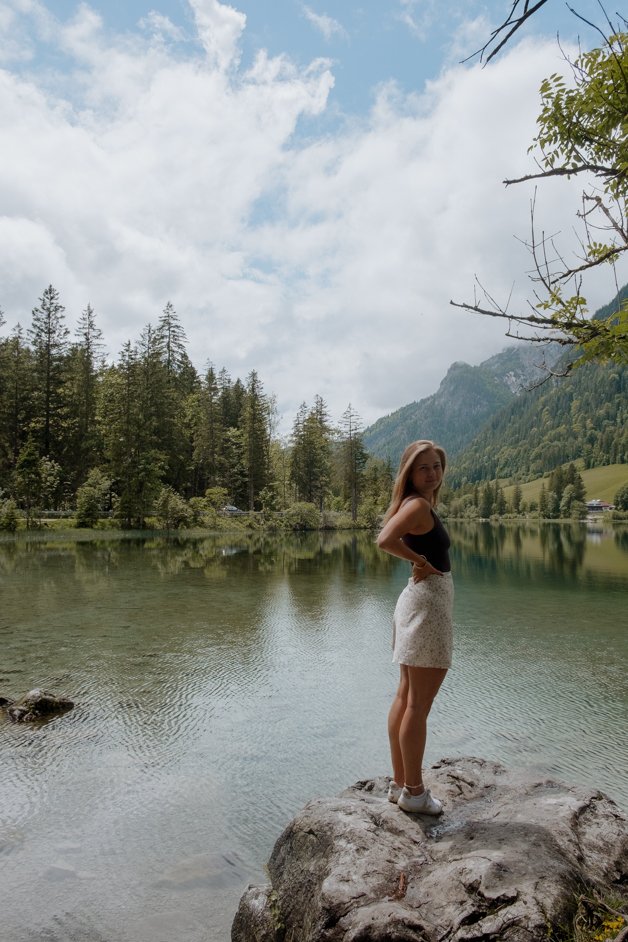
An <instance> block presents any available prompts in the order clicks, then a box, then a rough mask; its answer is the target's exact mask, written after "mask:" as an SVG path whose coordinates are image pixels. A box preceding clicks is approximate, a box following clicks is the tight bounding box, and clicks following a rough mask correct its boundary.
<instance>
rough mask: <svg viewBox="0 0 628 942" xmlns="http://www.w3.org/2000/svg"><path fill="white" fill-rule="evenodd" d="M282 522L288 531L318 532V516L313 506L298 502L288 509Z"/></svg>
mask: <svg viewBox="0 0 628 942" xmlns="http://www.w3.org/2000/svg"><path fill="white" fill-rule="evenodd" d="M284 521H285V526H286V528H287V529H288V530H318V528H319V526H320V514H319V512H318V509H317V507H316V505H315V504H309V503H307V502H305V501H300V502H298V503H296V504H293V505H292V507H289V508H288V510H287V511H286V513H285V516H284Z"/></svg>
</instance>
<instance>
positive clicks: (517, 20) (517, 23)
mask: <svg viewBox="0 0 628 942" xmlns="http://www.w3.org/2000/svg"><path fill="white" fill-rule="evenodd" d="M521 2H522V0H513V4H512V7H511V8H510V13H509V14H508V16H507V18H506V19H505V20H504V22H503V23H502V24H501V25H500V26H498V27H496V29H494V30H493V31H492V33H491V36H490V39H488V40H487V42H485V43H484V45H483V46H482V47H481V49H478V50H477V51H476V52H474V53H473V54H472V55H470V56H467V58H466V59H463V62H469V61H470V60H471V59H475V58H476V56H479V57H480V62H482V61H483V60H484V54H485V53H486V51H487V49H488V48H489V46H490V45H491V43H492V42H494V41H495V40H497V37H498V36H499V35H500V34H501V33H503V32H504V30H508V32H507V33H506V35H505V36H504V38H503V39H501V40H500V41H499V43H498V44H497V46H496V47H495V48H494V49H493V50H492V51H491V52H490V53H489V55H488V56H487V57H486V61H485V62H484V65H488V63H489V62H490V61H491V59H492V58H493V57H494V56H496V55H497V53H498V52H499V51H500V49H502V48H503V47H504V46H505V45H506V43H507V42H508V40H509V39H510V38H511V37H512V36H514V34H515V33H516V32H517V30H519V29H520V28H521V27H522V26H523V24H524V23H525V22H526V21H527V20H529V19H530V17H531V16H534V14H535V13H536V11H537V10H540V8H541V7H542V6H544V5H545V4H546V3H547V0H538V2H537V3H535V4H534V6H532V7H531V6H530V4H529V0H525V2H524V3H523V12H522V13H521V15H520V16H515V17H513V14H514V13H515V10H516V9H517V7H518V6H519V4H520V3H521Z"/></svg>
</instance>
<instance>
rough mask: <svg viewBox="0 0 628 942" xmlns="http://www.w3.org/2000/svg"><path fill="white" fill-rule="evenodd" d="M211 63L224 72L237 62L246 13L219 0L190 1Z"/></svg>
mask: <svg viewBox="0 0 628 942" xmlns="http://www.w3.org/2000/svg"><path fill="white" fill-rule="evenodd" d="M188 2H189V4H190V6H191V7H192V10H193V12H194V19H195V21H196V27H197V29H198V35H199V39H200V40H201V42H202V44H203V46H204V48H205V52H206V53H207V58H208V61H209V64H210V65H211V66H214V67H215V68H218V69H220V70H221V71H224V70H225V69H227V68H229V67H230V66H232V65H237V61H238V58H239V56H238V44H239V41H240V37H241V35H242V32H243V30H244V28H245V26H246V16H245V15H244V13H240V11H239V10H236V9H234V7H231V6H228V5H227V4H226V3H219V2H218V0H188Z"/></svg>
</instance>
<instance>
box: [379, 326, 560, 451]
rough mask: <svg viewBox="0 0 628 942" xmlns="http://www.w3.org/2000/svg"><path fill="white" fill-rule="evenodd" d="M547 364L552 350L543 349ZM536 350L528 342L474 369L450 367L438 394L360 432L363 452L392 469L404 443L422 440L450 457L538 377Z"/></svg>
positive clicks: (554, 348) (556, 350)
mask: <svg viewBox="0 0 628 942" xmlns="http://www.w3.org/2000/svg"><path fill="white" fill-rule="evenodd" d="M544 352H545V355H546V358H547V359H548V361H549V363H553V362H554V360H555V359H556V356H557V354H558V353H559V348H558V346H554V345H552V347H546V348H544ZM541 358H542V352H541V351H540V350H539V349H538V346H537V345H535V344H532V343H529V344H526V343H519V344H517V345H515V346H512V347H508V348H507V349H505V350H504V351H503V352H502V353H498V354H497V355H496V356H493V357H491V358H490V359H488V360H486V361H485V362H484V363H481V364H480V365H479V366H469V365H468V364H467V363H454V364H452V366H450V368H449V370H448V371H447V375H446V376H445V378H444V379H443V381H442V382H441V384H440V386H439V388H438V391H437V392H435V393H434V394H433V395H431V396H428V397H427V398H426V399H421V400H420V401H419V402H411V403H410V404H409V405H407V406H403V407H402V408H401V409H397V411H396V412H393V413H391V414H390V415H387V416H384V417H383V418H381V419H378V420H377V422H375V423H374V424H373V425H371V426H369V427H368V428H367V429H366V430H365V432H364V444H365V445H366V448H367V449H368V451H369V452H370V453H371V454H373V455H377V456H378V457H380V458H389V459H390V460H391V462H392V464H393V465H396V464H397V463H398V461H399V458H400V457H401V453H402V451H403V449H404V448H405V446H406V445H407V444H408V442H411V441H414V440H415V439H418V438H428V439H432V440H433V441H437V442H439V443H440V444H442V445H443V447H444V448H445V450H446V451H447V454H448V455H449V456H450V457H455V456H456V455H457V454H459V453H460V452H461V451H462V450H463V449H464V447H465V446H466V445H467V444H468V443H469V442H470V441H471V440H472V439H473V437H474V436H475V435H476V434H477V433H478V431H479V430H480V429H481V428H482V426H483V425H484V424H485V423H486V422H487V421H488V420H489V419H490V418H491V417H492V416H494V415H495V413H496V412H498V411H500V410H501V409H503V408H504V406H506V405H507V404H508V403H509V402H511V401H512V400H513V399H514V398H515V396H516V395H517V394H518V393H519V392H520V391H521V390H522V389H524V388H525V387H527V386H529V385H531V384H533V383H534V382H536V381H537V380H538V379H539V377H540V376H541V371H540V370H539V366H538V364H539V362H540V361H541Z"/></svg>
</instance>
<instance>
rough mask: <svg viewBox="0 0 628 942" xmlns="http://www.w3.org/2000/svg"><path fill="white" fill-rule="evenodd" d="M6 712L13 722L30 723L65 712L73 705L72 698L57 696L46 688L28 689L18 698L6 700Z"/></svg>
mask: <svg viewBox="0 0 628 942" xmlns="http://www.w3.org/2000/svg"><path fill="white" fill-rule="evenodd" d="M7 703H8V708H7V712H8V714H9V716H10V718H11V719H12V720H13V722H14V723H32V722H34V721H37V720H45V719H50V718H52V717H53V716H58V715H59V714H60V713H67V712H68V710H71V709H72V708H73V706H74V703H73V702H72V700H68V699H67V698H66V697H57V696H56V695H55V694H54V693H50V692H49V691H48V690H40V689H39V688H38V687H37V688H36V689H35V690H29V692H28V693H26V694H24V696H23V697H20V698H19V700H14V701H11V700H9V701H7Z"/></svg>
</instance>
